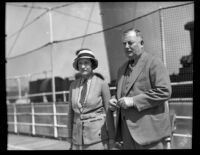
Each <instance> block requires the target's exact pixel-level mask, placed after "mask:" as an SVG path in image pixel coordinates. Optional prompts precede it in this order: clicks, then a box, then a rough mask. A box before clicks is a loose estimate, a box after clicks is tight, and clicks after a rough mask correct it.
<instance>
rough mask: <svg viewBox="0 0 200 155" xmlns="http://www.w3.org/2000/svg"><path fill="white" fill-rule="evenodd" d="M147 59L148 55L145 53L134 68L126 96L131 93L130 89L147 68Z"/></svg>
mask: <svg viewBox="0 0 200 155" xmlns="http://www.w3.org/2000/svg"><path fill="white" fill-rule="evenodd" d="M145 59H146V53H145V52H144V53H143V54H142V55H141V58H140V59H139V60H138V62H137V64H136V66H135V67H134V69H133V71H132V73H131V75H130V78H129V79H128V80H129V84H128V86H127V87H125V88H126V89H125V94H126V95H127V93H128V92H129V90H130V88H131V87H132V85H133V84H134V83H135V81H136V79H137V77H138V76H139V74H140V73H141V71H142V70H143V68H144V66H145Z"/></svg>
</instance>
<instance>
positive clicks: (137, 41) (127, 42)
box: [123, 31, 142, 59]
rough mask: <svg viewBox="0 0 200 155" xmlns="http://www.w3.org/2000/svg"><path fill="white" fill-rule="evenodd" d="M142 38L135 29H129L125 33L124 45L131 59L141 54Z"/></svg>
mask: <svg viewBox="0 0 200 155" xmlns="http://www.w3.org/2000/svg"><path fill="white" fill-rule="evenodd" d="M141 40H142V39H141V37H139V36H136V33H135V31H129V32H128V33H126V34H124V37H123V45H124V50H125V54H126V56H127V57H128V58H129V59H134V58H135V57H137V56H138V55H140V54H141V52H142V50H141V48H142V45H141Z"/></svg>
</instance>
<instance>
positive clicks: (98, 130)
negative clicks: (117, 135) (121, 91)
mask: <svg viewBox="0 0 200 155" xmlns="http://www.w3.org/2000/svg"><path fill="white" fill-rule="evenodd" d="M76 55H77V58H76V59H75V60H74V62H73V67H74V69H76V70H78V71H79V73H78V74H79V76H77V79H76V80H75V81H74V82H72V84H71V86H70V95H69V113H68V134H69V138H70V142H71V149H73V150H94V149H98V150H102V149H109V148H113V146H114V119H113V115H112V112H111V111H110V110H109V108H108V101H109V99H110V90H109V87H108V84H107V83H106V82H105V81H104V79H103V77H102V76H100V75H99V74H96V73H93V70H94V69H96V68H97V67H98V61H97V59H95V56H94V54H93V52H92V51H91V50H90V49H80V50H78V51H77V52H76Z"/></svg>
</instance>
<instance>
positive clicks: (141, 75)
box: [116, 52, 171, 145]
mask: <svg viewBox="0 0 200 155" xmlns="http://www.w3.org/2000/svg"><path fill="white" fill-rule="evenodd" d="M127 64H128V62H126V63H125V64H124V65H122V67H121V68H120V69H119V71H118V81H117V83H118V84H117V98H118V99H119V98H121V97H122V96H121V94H122V91H123V90H122V88H125V89H124V94H125V96H127V97H133V100H134V103H135V106H134V107H131V108H128V109H126V110H124V109H122V110H121V113H120V110H118V111H117V113H116V117H117V118H116V124H117V125H116V140H117V141H121V140H122V138H121V131H120V120H121V119H119V118H120V117H121V116H120V115H122V117H123V118H125V120H126V123H127V126H128V129H129V131H130V134H131V136H132V138H133V139H134V140H135V141H136V142H137V143H138V144H140V145H146V144H150V143H152V142H155V141H159V140H160V139H162V138H163V137H168V136H170V134H171V126H170V120H169V107H168V105H167V104H168V103H166V101H167V100H168V99H169V98H170V96H171V85H170V79H169V75H168V72H167V69H166V67H165V66H164V64H163V63H162V61H161V60H160V59H158V58H156V57H155V56H152V55H150V54H148V53H146V52H143V54H142V55H141V57H140V58H139V60H138V62H137V64H136V66H135V67H134V69H133V71H132V73H131V75H130V78H129V79H128V84H127V86H125V87H122V85H123V80H124V74H125V70H126V67H127ZM122 134H123V133H122Z"/></svg>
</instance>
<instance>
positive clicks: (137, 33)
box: [124, 28, 144, 45]
mask: <svg viewBox="0 0 200 155" xmlns="http://www.w3.org/2000/svg"><path fill="white" fill-rule="evenodd" d="M131 31H134V32H135V33H136V36H137V37H140V38H141V39H142V40H141V45H143V44H144V41H143V36H142V33H141V32H140V30H138V29H135V28H130V29H128V30H125V31H124V34H127V33H129V32H131Z"/></svg>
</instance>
